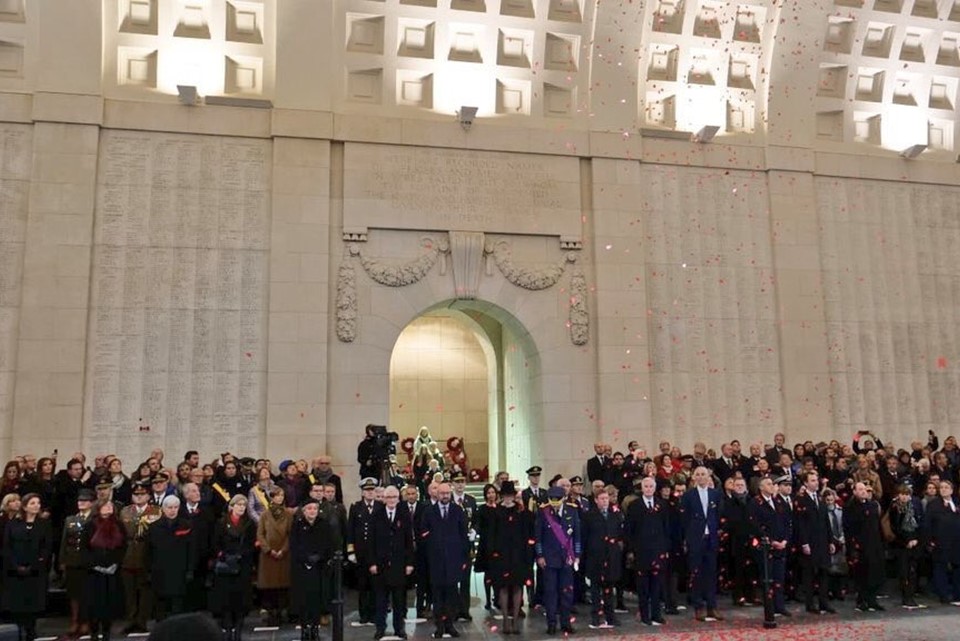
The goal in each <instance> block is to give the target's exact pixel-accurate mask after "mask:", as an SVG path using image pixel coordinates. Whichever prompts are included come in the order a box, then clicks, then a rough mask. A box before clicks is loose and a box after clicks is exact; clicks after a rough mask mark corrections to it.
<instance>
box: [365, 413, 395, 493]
mask: <svg viewBox="0 0 960 641" xmlns="http://www.w3.org/2000/svg"><path fill="white" fill-rule="evenodd" d="M366 432H367V437H366V438H365V439H364V440H363V442H362V443H360V452H359V454H360V455H359V457H358V459H359V461H360V465H361V468H360V475H361V477H363V476H372V477H373V478H376V479H378V481H379V482H380V485H381V486H385V485H388V484H389V483H390V482H391V479H392V476H393V473H392V468H393V461H394V460H395V458H394V457H395V456H396V453H397V441H399V440H400V435H399V434H397V433H396V432H391V431H388V430H387V426H386V425H367V430H366Z"/></svg>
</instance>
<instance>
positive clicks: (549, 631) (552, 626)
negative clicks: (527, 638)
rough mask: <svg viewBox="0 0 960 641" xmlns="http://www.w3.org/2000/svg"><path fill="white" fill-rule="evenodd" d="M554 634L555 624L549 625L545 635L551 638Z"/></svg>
mask: <svg viewBox="0 0 960 641" xmlns="http://www.w3.org/2000/svg"><path fill="white" fill-rule="evenodd" d="M556 633H557V626H556V624H555V623H551V624H550V625H548V626H547V634H549V635H551V636H552V635H554V634H556Z"/></svg>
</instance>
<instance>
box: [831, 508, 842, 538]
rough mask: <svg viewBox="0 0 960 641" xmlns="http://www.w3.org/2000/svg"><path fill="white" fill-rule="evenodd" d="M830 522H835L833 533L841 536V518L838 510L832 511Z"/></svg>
mask: <svg viewBox="0 0 960 641" xmlns="http://www.w3.org/2000/svg"><path fill="white" fill-rule="evenodd" d="M830 523H832V524H833V535H834V536H840V520H839V519H838V518H837V511H836V510H831V511H830Z"/></svg>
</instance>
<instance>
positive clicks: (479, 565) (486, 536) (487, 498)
mask: <svg viewBox="0 0 960 641" xmlns="http://www.w3.org/2000/svg"><path fill="white" fill-rule="evenodd" d="M497 498H499V495H498V493H497V488H496V487H495V486H493V485H491V484H490V483H487V484H486V485H484V486H483V504H482V505H480V506H479V507H478V508H477V513H476V516H474V518H473V522H474V528H475V529H476V531H477V535H478V536H479V539H480V540H479V541H478V542H477V558H476V560H475V561H474V563H473V571H474V572H476V573H477V574H486V573H487V572H489V571H490V570H489V566H488V564H487V560H488V557H489V556H490V522H491V521H492V520H493V517H494V513H495V512H496V511H497ZM492 588H493V585H492V584H491V583H490V581H487V580H486V579H484V581H483V591H484V594H485V595H486V604H485V605H484V606H483V607H484V608H485V609H486V610H488V611H489V610H490V609H492V608H493V607H494V604H495V603H497V598H496V595H494V599H493V603H491V600H490V592H491V589H492Z"/></svg>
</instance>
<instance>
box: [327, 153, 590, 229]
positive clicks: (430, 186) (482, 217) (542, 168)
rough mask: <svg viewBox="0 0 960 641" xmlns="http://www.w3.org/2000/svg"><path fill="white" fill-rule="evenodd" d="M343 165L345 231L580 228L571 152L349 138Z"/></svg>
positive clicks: (577, 168)
mask: <svg viewBox="0 0 960 641" xmlns="http://www.w3.org/2000/svg"><path fill="white" fill-rule="evenodd" d="M344 166H345V172H344V212H343V218H344V222H343V226H344V230H345V231H353V230H366V229H368V228H378V229H412V230H443V231H445V230H459V231H483V232H487V233H504V234H544V235H550V236H570V237H574V238H580V235H581V220H580V216H581V214H580V165H579V161H578V160H577V159H576V158H566V157H558V156H544V155H534V154H510V153H498V152H487V151H467V150H460V149H431V148H422V147H421V148H414V147H398V146H391V145H372V144H361V143H347V144H346V149H345V152H344Z"/></svg>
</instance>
